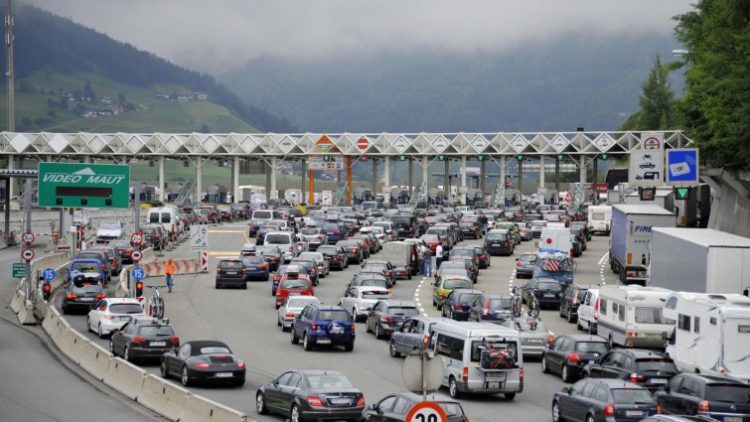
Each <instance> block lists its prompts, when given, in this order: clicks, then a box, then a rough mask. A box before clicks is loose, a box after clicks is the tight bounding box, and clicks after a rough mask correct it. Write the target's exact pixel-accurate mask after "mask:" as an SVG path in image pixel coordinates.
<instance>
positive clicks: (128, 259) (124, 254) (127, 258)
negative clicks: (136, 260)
mask: <svg viewBox="0 0 750 422" xmlns="http://www.w3.org/2000/svg"><path fill="white" fill-rule="evenodd" d="M109 246H111V247H113V248H115V252H117V254H118V256H119V257H120V261H121V262H122V264H123V265H130V264H132V263H133V257H132V256H131V255H132V254H133V251H134V250H135V248H134V247H133V245H131V244H130V240H129V239H116V240H110V241H109Z"/></svg>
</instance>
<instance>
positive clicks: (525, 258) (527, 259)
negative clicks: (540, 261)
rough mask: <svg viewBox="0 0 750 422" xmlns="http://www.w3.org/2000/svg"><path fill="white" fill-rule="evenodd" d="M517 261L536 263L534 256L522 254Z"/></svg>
mask: <svg viewBox="0 0 750 422" xmlns="http://www.w3.org/2000/svg"><path fill="white" fill-rule="evenodd" d="M518 260H519V261H521V262H528V263H533V262H534V261H536V255H532V254H523V255H521V256H519V257H518Z"/></svg>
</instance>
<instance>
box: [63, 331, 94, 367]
mask: <svg viewBox="0 0 750 422" xmlns="http://www.w3.org/2000/svg"><path fill="white" fill-rule="evenodd" d="M86 343H88V340H86V337H84V336H83V335H82V334H81V333H79V332H78V331H76V330H73V329H68V330H67V331H66V332H65V333H63V335H62V339H61V341H60V344H58V345H57V347H59V348H60V350H61V351H62V352H63V354H64V355H65V356H67V357H68V358H70V359H71V360H72V361H73V362H75V363H76V365H80V364H81V357H82V355H83V348H84V347H86Z"/></svg>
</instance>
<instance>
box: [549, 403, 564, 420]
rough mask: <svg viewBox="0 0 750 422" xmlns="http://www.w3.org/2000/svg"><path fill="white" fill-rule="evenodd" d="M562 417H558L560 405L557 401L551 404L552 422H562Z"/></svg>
mask: <svg viewBox="0 0 750 422" xmlns="http://www.w3.org/2000/svg"><path fill="white" fill-rule="evenodd" d="M563 421H565V419H563V417H562V415H560V404H559V403H558V402H557V401H554V402H552V422H563Z"/></svg>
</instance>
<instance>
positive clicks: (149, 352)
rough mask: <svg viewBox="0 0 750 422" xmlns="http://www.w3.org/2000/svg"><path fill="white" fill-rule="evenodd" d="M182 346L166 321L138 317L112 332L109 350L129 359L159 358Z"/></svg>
mask: <svg viewBox="0 0 750 422" xmlns="http://www.w3.org/2000/svg"><path fill="white" fill-rule="evenodd" d="M178 347H180V338H179V337H177V336H176V335H175V334H174V330H172V327H170V326H169V324H168V323H167V322H166V321H161V320H157V319H152V318H136V319H133V320H131V321H130V322H128V323H127V324H125V325H123V327H122V328H121V329H119V330H116V331H114V332H113V333H112V337H110V339H109V351H110V352H112V354H113V355H115V356H121V357H122V358H123V359H125V360H127V361H130V362H132V361H135V360H139V359H159V358H161V357H162V355H164V353H166V352H168V351H170V350H172V349H176V348H178Z"/></svg>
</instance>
